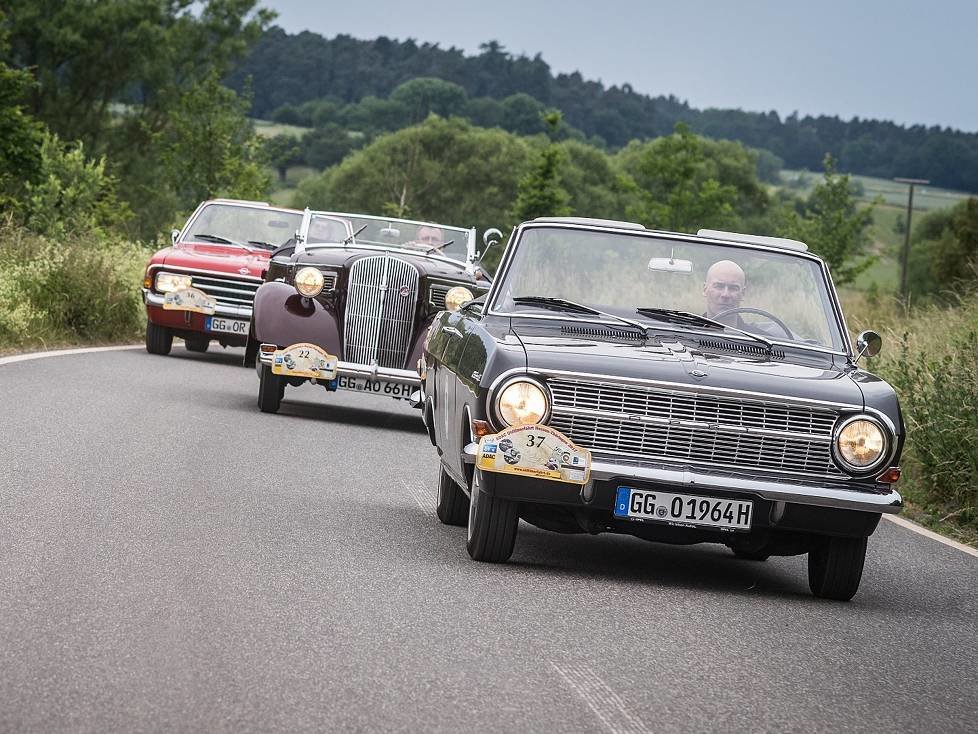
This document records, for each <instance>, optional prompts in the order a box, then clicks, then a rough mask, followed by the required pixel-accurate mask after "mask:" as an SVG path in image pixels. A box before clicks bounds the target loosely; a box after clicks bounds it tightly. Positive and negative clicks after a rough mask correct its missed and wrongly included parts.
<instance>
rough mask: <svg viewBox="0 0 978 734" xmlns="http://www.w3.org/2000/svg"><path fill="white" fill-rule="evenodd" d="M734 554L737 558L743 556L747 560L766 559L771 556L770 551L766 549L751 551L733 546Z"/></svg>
mask: <svg viewBox="0 0 978 734" xmlns="http://www.w3.org/2000/svg"><path fill="white" fill-rule="evenodd" d="M730 550H732V551H733V553H734V555H735V556H737V558H742V559H744V560H745V561H766V560H767V559H768V558H770V557H771V554H770V553H765V552H764V551H750V550H744V549H743V548H731V549H730Z"/></svg>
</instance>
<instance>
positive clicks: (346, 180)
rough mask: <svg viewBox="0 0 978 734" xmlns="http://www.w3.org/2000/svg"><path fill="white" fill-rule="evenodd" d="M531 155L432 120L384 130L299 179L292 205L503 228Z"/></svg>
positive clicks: (490, 136)
mask: <svg viewBox="0 0 978 734" xmlns="http://www.w3.org/2000/svg"><path fill="white" fill-rule="evenodd" d="M530 156H531V151H530V147H529V145H528V144H527V142H526V141H525V140H522V139H520V138H518V137H516V136H515V135H511V134H509V133H506V132H503V131H502V130H483V129H479V128H475V127H472V126H471V125H469V124H467V123H465V122H464V121H462V120H459V119H451V120H444V119H442V118H439V117H435V116H432V117H429V118H428V119H427V120H425V121H424V122H423V123H421V124H420V125H414V126H412V127H408V128H404V129H403V130H398V131H397V132H395V133H389V134H386V135H381V136H380V137H378V138H377V139H376V140H374V141H373V142H372V143H370V144H369V145H367V146H366V147H364V148H362V149H360V150H358V151H355V152H353V153H351V154H350V155H349V156H347V157H346V158H345V159H344V160H343V162H342V163H340V164H339V165H338V166H335V167H333V168H331V169H330V170H328V171H326V172H325V173H323V174H322V175H320V176H311V177H309V178H307V179H305V180H304V181H302V183H300V184H299V189H298V191H297V192H296V198H295V200H294V202H293V203H294V205H295V206H298V207H304V206H309V207H313V208H325V209H333V210H339V211H360V212H365V213H371V214H382V213H385V212H386V213H389V214H390V215H392V216H397V215H401V216H405V215H406V216H410V217H413V218H415V219H427V220H432V221H440V222H443V223H445V224H457V225H459V226H474V227H478V228H479V229H485V228H488V227H500V228H506V226H508V224H509V214H508V212H509V211H510V210H511V207H512V204H513V200H514V199H515V198H516V189H517V185H518V181H519V180H520V177H521V176H522V175H523V173H524V171H526V170H527V167H528V165H529V160H530Z"/></svg>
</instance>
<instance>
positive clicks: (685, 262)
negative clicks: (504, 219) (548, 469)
mask: <svg viewBox="0 0 978 734" xmlns="http://www.w3.org/2000/svg"><path fill="white" fill-rule="evenodd" d="M514 247H515V250H514V253H513V255H512V262H511V263H510V265H509V266H508V268H507V270H506V273H505V275H504V280H503V282H502V283H500V287H499V290H498V291H497V295H496V296H495V304H494V308H495V310H497V311H502V312H506V313H527V314H529V313H544V309H546V311H547V312H549V313H554V312H555V311H559V310H568V307H567V305H566V304H561V303H559V302H553V301H552V302H549V303H542V302H541V301H540V300H538V299H539V298H541V297H542V298H544V299H560V300H562V301H570V302H573V303H575V304H580V305H585V306H588V307H590V308H593V309H598V310H601V311H604V312H607V313H609V314H614V315H617V316H621V317H624V318H628V319H630V320H634V321H640V322H642V323H645V324H647V325H652V324H655V323H665V324H669V325H670V326H671V327H672V328H675V326H676V325H677V324H679V325H688V326H690V327H694V328H697V329H706V330H717V331H718V332H720V331H721V328H723V326H724V325H726V326H728V327H732V328H729V329H724V330H725V331H727V332H729V333H731V334H732V333H734V332H733V329H740V330H743V331H746V332H749V333H751V334H756V335H758V336H761V337H762V338H764V339H768V340H771V341H787V342H796V343H808V344H816V345H818V346H822V347H827V348H830V349H834V350H837V351H842V350H843V349H844V346H843V340H842V336H841V333H840V331H839V328H838V326H837V323H836V319H835V317H834V315H833V314H834V312H833V310H832V305H831V299H830V296H829V290H828V289H829V285H828V283H827V282H826V279H825V278H824V276H823V274H822V269H821V267H820V265H819V264H818V262H816V261H814V260H811V259H809V258H807V257H803V256H800V255H796V254H793V253H791V252H788V251H785V252H772V251H768V250H757V249H752V248H749V247H737V246H734V245H710V244H705V243H702V242H683V241H681V240H664V239H656V238H654V237H650V236H642V235H637V234H636V235H631V234H617V233H611V232H595V231H587V230H576V229H558V228H538V227H534V228H530V229H526V230H524V231H523V233H522V235H521V237H520V239H519V241H518V242H517V243H516V244H515V245H514ZM533 297H537V299H535V298H533ZM702 317H706V318H707V319H712V320H716V321H719V322H720V325H713V324H711V323H709V322H708V321H706V320H705V319H704V318H702Z"/></svg>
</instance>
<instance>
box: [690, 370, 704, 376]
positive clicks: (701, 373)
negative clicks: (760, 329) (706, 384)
mask: <svg viewBox="0 0 978 734" xmlns="http://www.w3.org/2000/svg"><path fill="white" fill-rule="evenodd" d="M689 375H690V377H699V378H703V377H706V373H705V372H704V371H703V370H700V369H695V370H690V371H689Z"/></svg>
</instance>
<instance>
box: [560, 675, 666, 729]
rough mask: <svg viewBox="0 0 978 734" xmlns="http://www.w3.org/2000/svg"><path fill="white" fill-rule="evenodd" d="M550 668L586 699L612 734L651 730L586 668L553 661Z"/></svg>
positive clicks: (589, 706)
mask: <svg viewBox="0 0 978 734" xmlns="http://www.w3.org/2000/svg"><path fill="white" fill-rule="evenodd" d="M550 665H551V667H552V668H553V669H554V670H556V671H557V673H558V675H560V677H561V678H563V679H564V681H566V683H567V685H569V686H570V687H571V688H573V689H574V692H575V693H576V694H577V695H579V696H580V697H581V698H583V699H584V703H586V704H587V705H588V708H590V709H591V711H593V712H594V715H595V716H597V717H598V720H599V721H600V722H601V723H602V724H604V726H605V728H606V729H607V730H608V731H610V732H611V733H612V734H646V733H647V732H649V731H650V730H649V729H648V728H647V727H646V726H645V724H644V723H643V722H642V720H641V719H640V718H638V717H637V716H636V715H635V714H633V713H632V712H631V711H629V710H628V707H627V706H626V705H625V702H624V701H623V700H622V698H621V696H619V695H618V694H617V693H615V692H614V691H613V690H612V689H611V687H610V686H609V685H608V684H607V683H605V682H604V681H603V680H602V679H601V677H600V676H599V675H598V674H597V673H595V672H594V671H593V670H591V669H590V668H588V667H587V666H584V665H572V664H569V663H564V664H563V665H558V664H557V663H555V662H553V661H550Z"/></svg>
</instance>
